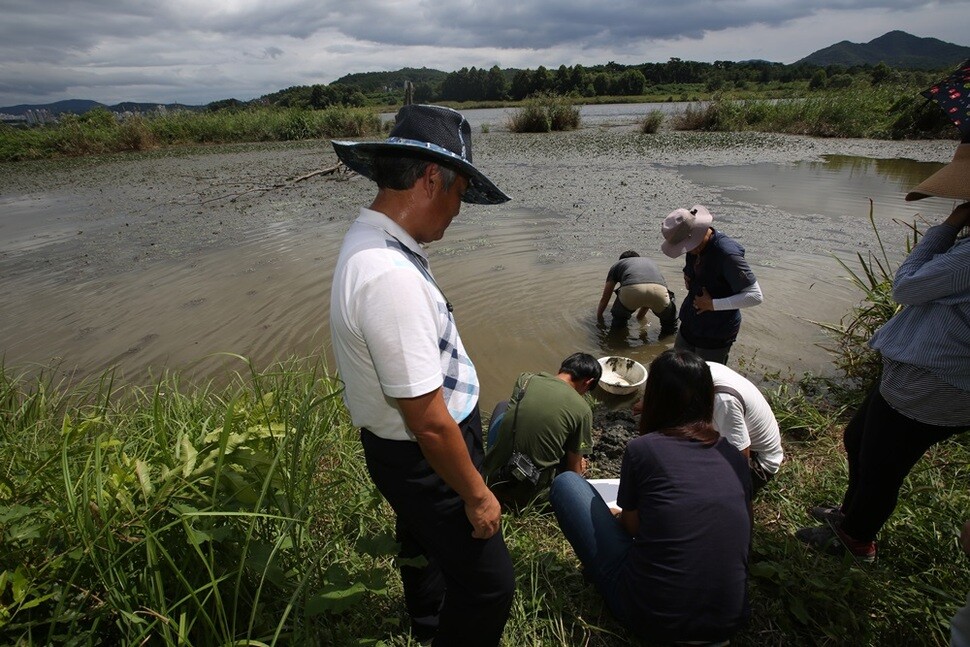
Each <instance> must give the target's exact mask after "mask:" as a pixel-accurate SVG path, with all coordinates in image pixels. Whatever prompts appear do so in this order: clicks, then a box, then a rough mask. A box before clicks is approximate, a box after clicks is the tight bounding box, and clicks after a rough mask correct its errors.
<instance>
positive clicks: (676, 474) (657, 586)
mask: <svg viewBox="0 0 970 647" xmlns="http://www.w3.org/2000/svg"><path fill="white" fill-rule="evenodd" d="M750 500H751V476H750V470H749V468H748V461H747V459H746V458H745V457H744V456H743V455H742V454H741V452H739V451H738V450H737V449H735V448H734V447H733V446H732V445H731V444H730V443H729V442H728V441H727V440H725V439H724V438H720V439H719V440H718V441H717V442H716V443H714V444H713V445H705V444H703V443H698V442H693V441H690V440H685V439H683V438H676V437H673V436H665V435H663V434H660V433H650V434H647V435H645V436H640V437H638V438H635V439H633V440H631V441H630V442H629V443H628V444H627V447H626V451H625V453H624V455H623V465H622V467H621V469H620V485H619V491H618V492H617V499H616V502H617V505H619V506H620V507H621V508H623V509H624V510H636V511H637V512H638V513H639V517H640V529H639V532H638V534H637V536H636V537H635V538H634V543H633V546H632V547H631V548H630V553H629V554H628V555H627V559H626V563H625V566H624V568H623V570H622V571H621V572H620V574H619V580H618V587H619V593H620V597H621V599H622V600H623V602H622V603H623V604H624V605H626V607H627V608H626V611H627V613H626V616H627V617H628V618H633V619H635V620H634V622H635V623H636V624H637V625H638V626H637V627H636V629H637V633H638V634H639V635H641V636H642V637H644V638H647V639H649V640H657V641H675V640H676V641H684V640H710V641H714V640H724V639H726V638H729V637H730V636H731V635H733V634H734V633H735V632H736V631H737V630H738V629H739V628H741V626H742V625H743V624H744V623H745V622H746V621H747V618H748V616H749V614H750V609H749V606H748V587H747V579H748V550H749V547H750V543H751V512H750V507H749V501H750Z"/></svg>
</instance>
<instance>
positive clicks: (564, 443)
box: [485, 353, 603, 507]
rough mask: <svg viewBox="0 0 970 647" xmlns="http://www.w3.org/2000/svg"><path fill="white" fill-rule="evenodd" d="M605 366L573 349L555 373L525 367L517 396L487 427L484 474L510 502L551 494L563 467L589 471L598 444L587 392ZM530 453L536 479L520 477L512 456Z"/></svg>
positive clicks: (517, 503) (521, 502) (501, 405)
mask: <svg viewBox="0 0 970 647" xmlns="http://www.w3.org/2000/svg"><path fill="white" fill-rule="evenodd" d="M602 375H603V367H602V366H601V365H600V363H599V362H597V361H596V358H595V357H593V356H592V355H590V354H588V353H573V354H572V355H570V356H569V357H567V358H566V359H564V360H563V361H562V363H561V364H560V365H559V371H558V372H557V373H556V374H555V375H550V374H549V373H545V372H542V373H522V374H521V375H519V377H518V379H517V380H516V382H515V387H514V388H513V390H512V397H511V398H510V399H509V400H503V401H502V402H499V403H498V404H497V405H495V410H494V411H493V412H492V419H491V421H489V428H488V448H487V449H488V451H486V452H485V480H486V482H487V483H488V485H489V487H490V488H492V492H494V493H495V496H497V497H498V499H499V501H501V502H502V503H503V504H505V505H510V506H515V507H521V506H524V505H526V504H528V503H529V502H530V501H532V500H535V499H538V500H544V499H546V498H547V497H548V494H549V492H548V490H549V484H550V483H552V479H553V478H555V476H556V474H558V473H560V472H563V471H567V470H568V471H571V472H576V473H577V474H579V475H580V476H582V475H583V474H585V473H586V465H587V463H586V459H585V458H584V456H585V455H586V454H589V452H590V451H591V450H592V446H593V412H592V410H591V409H590V408H589V405H588V404H587V403H586V400H584V399H583V395H585V394H586V393H588V392H589V391H590V390H592V389H595V388H596V385H597V383H599V379H600V377H601V376H602ZM513 452H516V453H518V454H521V455H524V456H526V457H528V459H529V460H530V461H531V463H532V466H533V467H534V468H535V470H536V471H535V472H534V473H533V475H534V478H535V481H532V480H531V479H529V478H525V479H522V478H520V472H517V471H516V470H515V469H514V467H513V466H512V465H510V464H509V459H510V458H511V457H512V455H513Z"/></svg>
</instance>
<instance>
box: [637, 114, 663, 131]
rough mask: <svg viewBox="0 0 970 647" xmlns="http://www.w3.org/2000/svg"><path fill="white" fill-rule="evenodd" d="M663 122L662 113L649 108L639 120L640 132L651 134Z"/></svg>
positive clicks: (657, 129) (658, 128)
mask: <svg viewBox="0 0 970 647" xmlns="http://www.w3.org/2000/svg"><path fill="white" fill-rule="evenodd" d="M663 122H664V113H663V112H662V111H660V110H651V111H650V112H648V113H647V114H646V116H644V117H643V119H641V120H640V132H641V133H643V134H645V135H652V134H654V133H656V132H658V131H659V130H660V126H661V125H662V124H663Z"/></svg>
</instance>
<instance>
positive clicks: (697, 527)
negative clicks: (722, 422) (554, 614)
mask: <svg viewBox="0 0 970 647" xmlns="http://www.w3.org/2000/svg"><path fill="white" fill-rule="evenodd" d="M645 389H646V390H645V392H644V396H643V399H644V401H643V414H642V417H641V420H640V434H641V435H640V436H639V437H638V438H635V439H633V440H631V441H630V442H629V443H628V444H627V447H626V451H625V453H624V456H623V464H622V467H621V470H620V484H619V491H618V493H617V499H616V500H617V505H618V506H619V508H620V509H619V510H617V511H611V510H610V509H609V508H608V507H607V505H606V503H605V502H604V501H603V499H602V498H601V497H600V496H599V495H598V494H597V493H596V491H595V490H594V489H593V487H592V486H591V485H590V484H589V483H588V482H587V481H586V480H585V479H583V478H582V477H580V476H579V475H578V474H572V473H563V474H562V475H560V476H558V477H557V478H556V480H555V481H554V482H553V485H552V491H551V493H550V502H551V503H552V507H553V510H554V511H555V514H556V518H557V519H558V521H559V525H560V527H561V528H562V531H563V534H564V535H565V536H566V539H567V540H569V543H570V544H572V546H573V549H574V550H575V551H576V555H577V556H578V557H579V560H580V561H581V562H582V563H583V566H584V568H585V571H586V574H587V577H589V578H590V579H591V580H592V581H593V582H594V583H595V585H596V587H597V589H599V591H600V593H601V594H602V595H603V597H604V599H605V600H606V603H607V605H608V606H609V608H610V611H612V613H613V614H614V615H615V616H616V617H617V619H619V621H620V622H621V623H623V624H624V625H625V626H626V627H627V628H628V629H629V630H630V631H631V632H633V633H634V634H636V635H637V636H639V637H641V638H645V639H647V640H655V641H675V642H678V641H705V642H709V643H712V644H719V643H724V642H725V641H727V640H728V639H729V638H730V637H731V636H732V635H734V633H735V632H737V630H738V629H739V628H740V627H741V626H742V625H743V624H744V623H745V621H746V620H747V617H748V614H749V607H748V594H747V575H748V549H749V546H750V542H751V508H750V501H751V478H750V474H749V469H748V463H747V460H746V459H745V458H744V456H743V455H742V454H741V453H740V452H739V451H738V450H737V449H735V448H734V447H733V446H732V445H731V444H730V443H728V442H727V440H725V439H723V438H721V437H720V435H719V434H718V433H717V431H716V430H715V429H714V426H713V425H712V424H711V420H712V416H713V410H714V384H713V381H712V379H711V372H710V369H709V368H708V367H707V364H706V363H705V362H704V360H703V359H701V358H700V357H699V356H698V355H696V354H694V353H692V352H689V351H683V350H668V351H666V352H665V353H662V354H661V355H659V356H658V357H657V358H656V359H655V360H654V361H653V363H651V364H650V370H649V373H648V377H647V384H646V387H645Z"/></svg>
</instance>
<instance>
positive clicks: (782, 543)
mask: <svg viewBox="0 0 970 647" xmlns="http://www.w3.org/2000/svg"><path fill="white" fill-rule="evenodd" d="M817 386H818V385H817V384H816V383H813V382H812V381H803V382H791V381H790V382H786V383H783V384H780V385H779V386H777V387H775V388H774V390H773V391H772V393H771V396H772V400H773V405H774V406H775V408H776V410H778V411H779V412H780V414H781V415H780V418H781V421H782V425H783V428H784V435H785V446H786V450H787V453H788V461H787V463H786V464H785V466H784V468H783V470H782V472H781V473H780V475H779V476H778V478H777V479H776V480H775V481H774V482H773V483H772V484H771V486H770V487H769V488H767V489H766V491H765V492H764V493H763V495H762V496H761V498H760V499H759V500H758V501H757V502H756V504H755V514H756V520H755V536H754V543H753V552H752V559H751V586H750V590H751V601H752V606H753V618H752V622H751V625H750V627H749V628H748V629H747V630H745V631H743V632H742V633H741V634H740V635H739V636H738V637H737V639H736V641H735V643H734V644H738V645H779V644H785V645H796V644H805V645H809V644H833V645H834V644H845V643H846V642H851V643H853V644H921V645H942V644H945V643H946V628H947V619H948V617H949V615H950V614H952V613H953V611H954V610H955V609H956V607H957V606H958V604H959V602H960V600H961V598H962V596H963V595H964V594H965V593H966V589H967V567H966V561H965V558H964V557H963V556H962V554H961V553H960V552H959V550H958V548H957V546H956V540H955V538H956V533H957V529H958V527H959V525H960V523H961V522H962V521H963V518H964V517H965V516H967V514H968V509H970V495H968V493H967V490H966V487H965V483H966V479H967V478H968V476H970V469H968V462H970V461H968V459H970V447H968V446H967V444H966V442H960V441H954V442H950V443H945V444H943V445H941V446H939V447H937V448H935V449H934V450H932V451H931V452H930V454H929V455H928V456H927V457H926V458H924V460H923V461H922V462H921V463H920V464H919V465H918V466H917V468H916V469H915V470H914V472H913V474H912V475H911V477H910V478H909V480H908V481H907V485H906V487H905V488H904V490H903V493H902V497H901V501H900V505H899V508H898V509H897V511H896V513H895V515H894V516H893V519H892V521H891V522H890V523H889V525H888V526H887V527H886V529H885V530H884V531H883V533H882V536H881V544H880V560H879V563H878V564H877V565H875V566H870V567H865V566H860V565H856V564H853V563H852V562H851V560H848V559H847V560H846V561H844V562H843V561H840V560H838V559H833V558H829V557H821V556H818V555H816V554H813V553H810V552H807V551H806V550H805V549H804V548H803V547H802V546H801V545H800V544H799V543H798V542H797V541H796V540H794V539H793V538H792V536H791V532H792V531H793V530H794V529H795V528H796V527H798V526H800V525H803V524H805V523H806V522H807V517H806V515H805V506H806V505H808V504H811V503H815V502H822V501H835V500H837V499H838V496H839V494H840V492H841V488H842V487H843V484H844V482H845V465H844V459H843V454H842V452H841V449H840V436H839V431H840V428H841V426H842V424H843V423H844V422H845V413H846V412H845V411H844V410H843V409H842V408H840V407H838V406H833V405H831V404H830V403H828V402H827V400H826V399H825V398H822V397H821V395H820V392H819V391H817V390H816V387H817ZM338 388H339V385H338V383H337V382H336V381H335V380H333V379H331V378H330V377H328V376H327V375H326V374H325V373H324V372H323V371H322V369H320V368H319V367H315V366H314V365H312V364H308V363H305V362H304V363H295V364H288V365H286V366H278V367H272V368H270V369H268V370H266V371H263V372H252V373H244V374H242V375H239V376H237V379H236V380H235V381H234V383H233V384H232V385H230V386H229V387H226V388H225V389H219V390H214V389H210V388H207V387H204V386H203V387H191V388H189V387H188V385H184V384H182V383H180V381H179V379H178V377H177V376H169V377H167V378H165V379H162V380H160V381H159V382H158V383H157V384H156V385H155V386H154V387H152V388H149V389H136V388H132V387H127V386H121V385H116V384H112V383H111V381H110V378H106V379H103V380H101V381H100V382H98V383H97V384H90V385H88V386H87V387H84V388H73V389H68V390H63V389H61V388H59V387H58V385H57V384H55V383H52V382H51V381H50V380H49V379H48V380H43V379H42V380H40V381H32V380H31V381H28V380H21V379H19V378H17V377H16V375H15V374H13V373H12V372H11V371H10V370H7V371H5V372H4V374H3V376H2V381H0V405H2V408H0V419H2V421H3V430H2V448H0V457H2V459H3V468H2V473H0V531H2V534H3V539H2V542H3V550H2V551H0V554H2V557H0V637H2V642H3V643H4V644H49V643H60V644H90V643H105V642H106V643H113V644H133V643H140V642H143V641H145V640H148V641H149V642H151V643H153V644H196V645H210V644H211V645H215V644H222V645H224V644H229V643H232V642H233V641H237V640H246V639H248V640H254V641H259V644H262V643H266V644H272V643H280V642H282V643H288V644H321V645H324V644H326V645H351V644H377V643H378V641H385V642H384V644H390V645H405V644H408V642H407V638H406V637H405V634H404V629H405V627H404V625H403V624H402V622H403V621H402V617H403V609H402V606H401V590H400V582H399V579H398V576H397V572H396V570H395V568H394V566H393V562H392V559H391V554H392V553H393V551H394V545H393V541H392V539H391V537H392V533H393V524H392V521H391V519H392V516H391V513H390V511H389V509H388V508H387V506H386V504H385V503H383V502H382V500H381V499H380V497H379V496H378V495H377V494H376V492H375V491H374V489H373V486H372V485H371V483H370V481H369V479H368V478H367V475H366V472H365V469H364V466H363V460H362V456H361V452H360V448H359V443H358V441H357V439H356V434H355V433H354V430H353V429H352V428H351V427H350V425H349V424H348V421H347V418H346V415H345V412H344V410H343V408H342V406H341V405H340V404H339V401H338V398H337V397H336V392H337V389H338ZM505 532H506V537H507V541H508V544H509V548H510V551H511V553H512V556H513V559H514V562H515V568H516V573H517V579H518V592H517V595H516V598H515V604H514V608H513V614H512V618H511V620H510V622H509V625H508V629H507V631H506V640H507V644H510V645H511V644H518V643H524V644H535V645H576V644H587V645H594V646H595V645H601V646H604V647H605V646H606V645H621V644H622V645H625V644H631V645H632V644H634V643H633V642H631V641H628V640H627V638H626V637H625V634H624V632H623V631H622V629H621V628H620V627H619V626H618V625H617V624H616V623H615V622H613V620H612V619H611V618H610V616H609V614H608V613H607V612H606V610H605V609H604V608H603V605H602V603H601V601H600V599H599V597H598V595H597V594H596V593H595V591H594V590H593V589H592V588H590V586H588V585H587V584H586V583H585V582H584V580H583V577H582V575H581V573H580V571H579V569H578V564H577V562H576V559H575V556H574V555H573V553H572V550H571V549H570V547H569V545H568V544H567V543H566V542H565V541H564V540H563V538H562V535H561V534H560V533H559V530H558V527H557V525H556V522H555V520H554V518H553V517H552V516H551V514H550V513H548V512H546V511H541V510H529V511H526V512H525V513H523V514H522V515H520V516H509V515H507V516H506V517H505ZM251 644H256V643H251Z"/></svg>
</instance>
